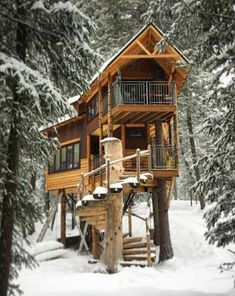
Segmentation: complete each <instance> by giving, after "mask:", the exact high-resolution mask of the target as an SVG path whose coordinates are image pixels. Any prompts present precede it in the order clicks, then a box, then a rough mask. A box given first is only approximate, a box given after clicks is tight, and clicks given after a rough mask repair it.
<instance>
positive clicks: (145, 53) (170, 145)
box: [46, 24, 188, 194]
mask: <svg viewBox="0 0 235 296" xmlns="http://www.w3.org/2000/svg"><path fill="white" fill-rule="evenodd" d="M162 38H163V33H162V32H161V31H160V30H159V29H158V28H157V27H156V26H155V25H154V24H149V25H147V26H145V27H144V28H143V29H142V30H140V31H139V32H138V33H137V34H136V35H135V36H134V37H133V38H132V39H131V40H130V41H129V42H128V43H127V44H126V45H125V46H124V47H123V48H122V49H121V50H119V52H117V54H116V55H115V56H113V57H112V58H111V59H109V60H108V61H107V62H106V63H105V64H104V65H103V67H102V68H101V69H100V71H99V73H98V74H97V75H96V76H95V77H94V79H93V81H92V82H91V84H90V87H89V89H88V90H87V91H86V92H84V93H83V94H82V95H81V96H79V97H75V98H72V99H70V103H71V104H72V105H73V107H74V108H75V110H76V111H77V115H76V116H74V117H72V118H69V119H68V120H65V121H63V122H61V123H59V124H57V125H55V127H56V128H57V131H58V138H59V142H60V145H61V149H60V150H58V151H57V153H56V155H55V157H54V161H53V162H51V163H50V165H49V167H48V169H47V173H46V190H47V191H49V192H52V193H54V194H56V193H57V192H58V191H59V190H61V189H64V190H65V192H67V193H77V191H78V184H80V185H81V174H82V173H83V174H85V173H88V172H90V171H94V170H95V169H96V168H98V167H100V166H101V165H103V164H104V162H105V159H104V150H103V145H102V142H101V140H102V139H104V138H106V137H115V138H117V139H120V140H121V143H122V149H123V157H128V156H131V155H134V154H135V153H136V149H140V150H148V152H149V153H148V154H146V155H143V156H142V157H141V158H140V160H139V162H138V161H137V159H136V158H129V159H126V160H125V161H123V166H124V175H126V176H133V175H135V174H136V170H137V169H138V167H137V166H138V165H139V166H140V168H139V170H140V171H141V172H147V171H150V172H151V174H152V175H153V180H150V181H149V182H148V183H147V185H143V187H141V188H142V189H139V190H145V191H146V190H148V191H151V189H152V188H153V186H154V180H155V179H156V178H165V179H166V180H167V182H168V187H169V188H168V191H171V189H170V188H171V186H173V185H171V184H173V180H174V178H175V177H177V176H178V174H179V162H178V150H179V144H178V123H177V100H178V96H179V94H180V91H181V89H182V87H183V84H184V80H185V78H186V76H187V73H188V60H187V59H186V58H185V56H184V55H183V54H182V53H181V52H180V51H179V50H178V49H177V48H175V47H171V46H169V45H168V44H165V45H164V48H163V50H162V51H160V50H159V49H158V48H157V47H156V44H157V43H159V42H160V41H161V40H162ZM50 133H51V132H50V130H48V135H49V136H50ZM104 180H105V172H102V171H101V170H99V172H98V173H97V172H96V173H94V174H92V175H90V176H88V177H87V178H85V179H84V184H83V192H84V194H86V193H88V192H92V191H93V190H94V189H95V188H96V186H97V185H103V184H104ZM146 188H147V189H146Z"/></svg>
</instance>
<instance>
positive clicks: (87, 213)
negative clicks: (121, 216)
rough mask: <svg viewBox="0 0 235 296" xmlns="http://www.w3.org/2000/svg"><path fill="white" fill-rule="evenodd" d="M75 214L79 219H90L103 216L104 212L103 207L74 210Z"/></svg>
mask: <svg viewBox="0 0 235 296" xmlns="http://www.w3.org/2000/svg"><path fill="white" fill-rule="evenodd" d="M76 214H77V216H79V217H91V216H97V215H105V214H106V210H105V209H104V208H103V207H97V208H95V207H94V208H92V209H78V210H76Z"/></svg>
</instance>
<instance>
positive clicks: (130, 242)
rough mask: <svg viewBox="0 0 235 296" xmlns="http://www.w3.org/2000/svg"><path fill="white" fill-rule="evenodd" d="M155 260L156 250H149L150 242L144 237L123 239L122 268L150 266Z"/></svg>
mask: <svg viewBox="0 0 235 296" xmlns="http://www.w3.org/2000/svg"><path fill="white" fill-rule="evenodd" d="M155 259H156V250H155V248H151V245H150V240H149V242H148V238H147V239H146V238H144V237H128V238H124V239H123V260H124V264H123V263H122V265H124V266H130V265H138V266H151V265H152V263H153V262H155Z"/></svg>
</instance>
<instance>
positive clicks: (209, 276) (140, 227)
mask: <svg viewBox="0 0 235 296" xmlns="http://www.w3.org/2000/svg"><path fill="white" fill-rule="evenodd" d="M137 211H138V213H141V214H142V215H144V214H146V213H147V208H146V205H145V204H141V206H140V207H139V208H138V209H137ZM169 215H170V224H171V235H172V242H173V248H174V254H175V256H174V258H173V259H171V260H169V261H167V262H165V263H164V264H161V265H159V264H157V263H155V264H154V266H153V268H147V267H146V268H140V267H125V268H121V267H120V272H119V273H117V274H112V275H109V274H106V273H105V268H104V266H102V264H96V265H90V264H88V259H89V258H91V256H88V255H86V256H85V255H84V256H81V255H78V254H77V253H76V252H75V251H73V250H67V251H66V255H65V256H64V257H63V258H59V259H55V260H51V261H45V262H40V266H39V267H38V268H36V269H34V270H26V269H24V270H22V271H21V274H20V278H19V282H20V284H21V288H22V289H23V290H24V292H25V296H78V295H80V296H93V295H94V296H106V295H113V296H142V295H146V296H158V295H159V296H204V295H211V296H212V295H213V296H217V295H229V296H232V295H235V289H234V288H233V282H234V278H233V273H232V272H223V273H221V272H220V270H219V268H218V266H219V265H220V264H221V263H223V262H231V261H232V260H233V259H234V258H232V255H231V254H230V253H229V252H228V251H227V250H226V249H218V248H216V247H214V246H210V245H208V243H207V242H205V240H204V237H203V233H204V232H205V225H204V221H203V220H202V213H201V211H200V210H199V206H198V205H194V206H193V207H190V205H189V202H186V201H173V202H172V205H171V208H170V210H169ZM133 224H134V234H136V235H138V234H141V233H142V232H144V227H145V226H144V224H143V223H142V222H141V221H140V220H137V219H136V218H133Z"/></svg>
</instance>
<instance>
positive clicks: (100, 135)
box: [98, 82, 103, 186]
mask: <svg viewBox="0 0 235 296" xmlns="http://www.w3.org/2000/svg"><path fill="white" fill-rule="evenodd" d="M98 107H99V164H100V166H101V165H102V162H103V161H102V160H103V150H102V143H101V141H102V139H103V124H102V119H103V106H102V85H101V83H100V82H99V91H98ZM102 184H103V175H102V170H100V186H102Z"/></svg>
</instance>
